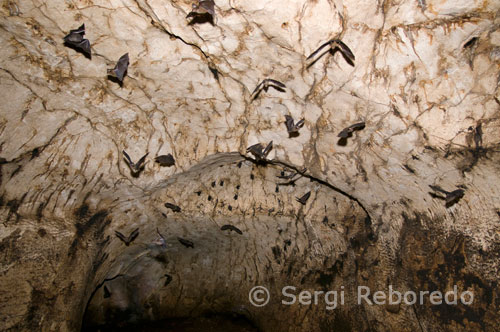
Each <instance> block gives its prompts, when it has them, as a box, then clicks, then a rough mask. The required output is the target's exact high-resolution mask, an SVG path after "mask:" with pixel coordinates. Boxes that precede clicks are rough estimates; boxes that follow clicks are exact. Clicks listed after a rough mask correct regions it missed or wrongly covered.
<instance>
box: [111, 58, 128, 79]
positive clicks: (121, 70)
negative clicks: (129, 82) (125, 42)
mask: <svg viewBox="0 0 500 332" xmlns="http://www.w3.org/2000/svg"><path fill="white" fill-rule="evenodd" d="M128 64H129V58H128V53H125V54H124V55H122V56H121V57H120V59H118V62H117V63H116V65H115V67H114V68H113V69H108V75H109V76H111V77H116V78H117V79H118V81H120V83H122V82H123V77H124V76H125V74H126V73H127V69H128Z"/></svg>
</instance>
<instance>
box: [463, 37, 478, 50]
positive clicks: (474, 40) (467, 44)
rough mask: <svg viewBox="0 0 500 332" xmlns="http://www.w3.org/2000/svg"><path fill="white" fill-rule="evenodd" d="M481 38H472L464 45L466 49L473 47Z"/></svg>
mask: <svg viewBox="0 0 500 332" xmlns="http://www.w3.org/2000/svg"><path fill="white" fill-rule="evenodd" d="M478 39H479V38H477V37H472V38H471V39H470V40H469V41H468V42H467V43H465V44H464V48H469V47H471V46H474V44H475V43H476V42H477V40H478Z"/></svg>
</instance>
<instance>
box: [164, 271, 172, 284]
mask: <svg viewBox="0 0 500 332" xmlns="http://www.w3.org/2000/svg"><path fill="white" fill-rule="evenodd" d="M171 281H172V276H171V275H169V274H165V284H164V285H163V286H164V287H165V286H167V285H168V284H169V283H170V282H171Z"/></svg>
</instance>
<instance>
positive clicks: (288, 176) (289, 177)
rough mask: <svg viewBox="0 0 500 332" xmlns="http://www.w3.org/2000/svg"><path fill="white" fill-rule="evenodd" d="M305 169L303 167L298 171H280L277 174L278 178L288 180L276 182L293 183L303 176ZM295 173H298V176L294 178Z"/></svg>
mask: <svg viewBox="0 0 500 332" xmlns="http://www.w3.org/2000/svg"><path fill="white" fill-rule="evenodd" d="M306 171H307V168H305V167H304V169H303V170H302V171H298V172H291V173H290V174H285V172H284V171H282V172H281V173H282V174H280V175H278V178H280V179H284V180H289V181H288V182H284V183H278V185H295V182H296V181H297V180H298V179H300V178H302V177H303V176H304V173H305V172H306ZM297 175H300V176H299V177H298V178H295V177H296V176H297Z"/></svg>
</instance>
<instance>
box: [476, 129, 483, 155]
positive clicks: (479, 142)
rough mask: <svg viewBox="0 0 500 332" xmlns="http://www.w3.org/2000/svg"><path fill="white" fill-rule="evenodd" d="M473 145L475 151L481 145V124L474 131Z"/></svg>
mask: <svg viewBox="0 0 500 332" xmlns="http://www.w3.org/2000/svg"><path fill="white" fill-rule="evenodd" d="M474 143H476V149H477V148H479V147H481V146H482V145H483V128H482V125H481V123H480V124H478V125H477V127H476V129H475V130H474Z"/></svg>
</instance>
